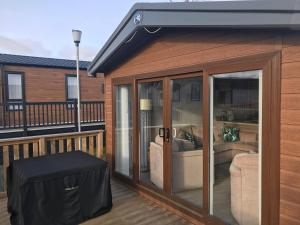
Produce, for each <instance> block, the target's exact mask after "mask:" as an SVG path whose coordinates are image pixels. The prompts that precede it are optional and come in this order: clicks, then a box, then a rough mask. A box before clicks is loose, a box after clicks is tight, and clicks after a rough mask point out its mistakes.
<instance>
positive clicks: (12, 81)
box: [7, 74, 23, 100]
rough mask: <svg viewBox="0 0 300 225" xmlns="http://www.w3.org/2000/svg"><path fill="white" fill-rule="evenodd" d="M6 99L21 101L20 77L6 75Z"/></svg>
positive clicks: (18, 75)
mask: <svg viewBox="0 0 300 225" xmlns="http://www.w3.org/2000/svg"><path fill="white" fill-rule="evenodd" d="M7 78H8V98H9V99H10V100H14V99H22V98H23V95H22V75H21V74H8V77H7Z"/></svg>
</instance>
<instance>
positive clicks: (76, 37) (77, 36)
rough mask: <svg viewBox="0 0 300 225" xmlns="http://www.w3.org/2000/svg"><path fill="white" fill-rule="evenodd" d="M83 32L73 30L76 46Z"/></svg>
mask: <svg viewBox="0 0 300 225" xmlns="http://www.w3.org/2000/svg"><path fill="white" fill-rule="evenodd" d="M81 34H82V32H81V31H80V30H72V35H73V40H74V43H75V45H76V46H78V45H79V43H80V40H81Z"/></svg>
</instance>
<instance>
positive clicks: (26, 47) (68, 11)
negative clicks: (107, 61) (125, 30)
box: [0, 0, 167, 60]
mask: <svg viewBox="0 0 300 225" xmlns="http://www.w3.org/2000/svg"><path fill="white" fill-rule="evenodd" d="M146 1H147V2H161V1H167V0H146ZM135 2H145V0H144V1H138V0H0V53H8V54H20V55H31V56H41V57H51V58H66V59H74V58H75V47H74V43H73V39H72V29H80V30H82V32H83V34H82V39H81V43H80V59H81V60H92V59H93V57H94V56H95V55H96V53H97V52H98V51H99V50H100V48H101V47H102V46H103V45H104V43H105V42H106V40H107V39H108V38H109V36H110V35H111V34H112V33H113V31H114V30H115V28H116V27H117V26H118V24H119V23H120V22H121V20H122V19H123V17H124V16H125V15H126V13H127V12H128V11H129V9H130V8H131V7H132V5H133V4H134V3H135Z"/></svg>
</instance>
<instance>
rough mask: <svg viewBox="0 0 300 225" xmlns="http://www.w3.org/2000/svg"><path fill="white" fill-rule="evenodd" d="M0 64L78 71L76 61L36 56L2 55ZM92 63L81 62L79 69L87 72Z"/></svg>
mask: <svg viewBox="0 0 300 225" xmlns="http://www.w3.org/2000/svg"><path fill="white" fill-rule="evenodd" d="M0 64H3V65H12V66H29V67H43V68H57V69H72V70H74V69H76V61H75V60H68V59H55V58H44V57H35V56H23V55H11V54H0ZM89 64H90V62H88V61H80V62H79V69H80V70H87V68H88V65H89Z"/></svg>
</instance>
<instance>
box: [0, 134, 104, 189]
mask: <svg viewBox="0 0 300 225" xmlns="http://www.w3.org/2000/svg"><path fill="white" fill-rule="evenodd" d="M103 132H104V131H103V130H100V131H86V132H81V133H78V132H75V133H66V134H54V135H43V136H33V137H23V138H11V139H2V140H0V168H1V166H2V170H3V174H1V170H0V177H1V176H3V179H2V180H3V182H2V183H3V184H1V182H0V192H1V191H6V180H7V179H6V170H7V167H8V166H9V164H10V163H11V162H12V160H19V159H26V158H32V157H39V156H44V155H52V154H57V153H63V152H70V151H75V150H81V151H84V152H87V153H88V154H90V155H93V156H95V157H98V158H103ZM80 139H81V141H82V149H79V140H80ZM1 156H2V157H1ZM37 169H38V168H37ZM0 181H1V179H0ZM1 186H2V187H1Z"/></svg>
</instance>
